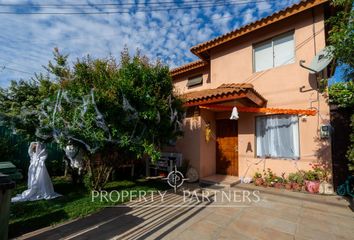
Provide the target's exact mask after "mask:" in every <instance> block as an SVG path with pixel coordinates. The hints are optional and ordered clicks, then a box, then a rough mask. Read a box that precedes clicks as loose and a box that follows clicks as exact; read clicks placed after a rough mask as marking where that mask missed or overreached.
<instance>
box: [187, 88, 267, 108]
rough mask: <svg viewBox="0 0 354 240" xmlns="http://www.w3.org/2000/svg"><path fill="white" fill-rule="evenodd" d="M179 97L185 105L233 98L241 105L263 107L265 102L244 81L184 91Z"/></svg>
mask: <svg viewBox="0 0 354 240" xmlns="http://www.w3.org/2000/svg"><path fill="white" fill-rule="evenodd" d="M181 97H182V99H184V100H185V102H184V106H185V107H192V106H202V105H207V104H219V103H225V102H230V101H231V102H234V101H233V100H237V102H238V105H241V106H250V107H263V106H264V105H265V104H266V102H267V100H266V99H265V98H264V97H263V96H262V95H260V94H259V93H258V92H257V91H256V90H254V88H253V85H252V84H246V83H232V84H222V85H221V86H219V87H217V88H214V89H205V90H200V91H194V92H189V93H185V94H183V95H181Z"/></svg>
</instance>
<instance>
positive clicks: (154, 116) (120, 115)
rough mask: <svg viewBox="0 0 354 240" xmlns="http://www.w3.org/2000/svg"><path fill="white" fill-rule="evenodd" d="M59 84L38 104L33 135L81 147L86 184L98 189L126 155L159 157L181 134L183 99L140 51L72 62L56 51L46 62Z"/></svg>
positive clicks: (164, 69) (165, 72)
mask: <svg viewBox="0 0 354 240" xmlns="http://www.w3.org/2000/svg"><path fill="white" fill-rule="evenodd" d="M47 70H48V71H49V73H50V74H51V75H52V76H53V81H55V82H56V83H57V84H58V85H59V86H60V87H59V89H58V91H57V92H56V93H55V94H51V95H49V96H48V97H47V99H45V100H44V101H42V103H41V105H40V109H39V111H38V113H39V124H38V126H39V127H38V128H37V136H38V137H40V138H41V139H46V140H47V141H48V140H54V141H56V142H57V143H59V145H60V146H61V147H62V148H65V147H66V146H67V145H68V144H72V143H73V144H74V145H76V146H78V147H80V148H81V149H82V150H84V152H85V154H84V155H85V159H86V161H85V162H86V163H87V164H86V166H87V171H88V175H87V176H88V178H89V179H90V180H91V181H90V184H91V186H90V187H92V188H94V189H100V188H102V187H103V185H104V184H105V183H106V181H107V179H108V177H109V175H110V173H111V171H112V169H113V167H114V166H115V165H117V164H119V163H121V162H123V161H124V160H127V158H128V157H130V158H131V159H141V158H143V157H147V156H149V157H151V158H152V159H153V160H156V159H157V158H158V157H159V151H160V149H161V147H162V146H163V145H164V144H166V143H168V142H169V141H170V140H172V139H175V138H176V137H177V136H179V135H180V134H181V131H180V127H181V122H180V120H181V118H182V115H183V110H182V102H181V101H180V100H179V99H178V98H176V97H175V96H174V95H173V85H172V80H171V77H170V73H169V69H168V67H166V66H164V65H162V64H161V63H160V62H157V63H151V62H150V61H149V60H148V59H147V58H146V57H144V56H141V55H140V54H139V53H138V54H137V55H135V56H133V57H130V56H129V54H128V51H127V50H125V51H124V52H123V53H122V56H121V60H120V62H119V64H117V63H116V61H115V59H113V58H109V59H92V58H91V57H89V56H88V57H85V58H83V59H78V60H77V61H76V62H75V63H74V64H73V67H70V66H69V65H68V63H67V56H63V55H61V54H60V53H59V51H57V50H56V51H55V62H54V63H52V62H50V64H49V65H48V67H47Z"/></svg>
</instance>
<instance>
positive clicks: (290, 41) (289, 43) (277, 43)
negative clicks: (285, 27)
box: [273, 33, 295, 67]
mask: <svg viewBox="0 0 354 240" xmlns="http://www.w3.org/2000/svg"><path fill="white" fill-rule="evenodd" d="M273 44H274V67H277V66H281V65H285V64H289V63H294V62H295V49H294V34H293V33H291V34H287V35H283V36H280V37H277V38H274V43H273Z"/></svg>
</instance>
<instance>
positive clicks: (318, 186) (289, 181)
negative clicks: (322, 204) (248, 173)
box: [253, 163, 333, 194]
mask: <svg viewBox="0 0 354 240" xmlns="http://www.w3.org/2000/svg"><path fill="white" fill-rule="evenodd" d="M310 165H311V167H312V169H311V170H308V171H304V170H299V171H297V172H294V173H290V174H288V176H287V177H286V176H285V173H282V174H281V176H277V175H276V174H275V173H274V172H273V171H272V170H271V169H270V168H268V169H267V170H263V174H262V173H260V172H256V173H255V174H254V176H253V182H254V184H255V185H256V186H263V187H274V188H278V189H281V188H284V189H286V190H292V191H307V192H309V193H321V194H333V188H332V185H331V184H329V183H328V182H329V178H330V171H329V169H330V168H329V166H328V165H327V164H322V163H315V164H310Z"/></svg>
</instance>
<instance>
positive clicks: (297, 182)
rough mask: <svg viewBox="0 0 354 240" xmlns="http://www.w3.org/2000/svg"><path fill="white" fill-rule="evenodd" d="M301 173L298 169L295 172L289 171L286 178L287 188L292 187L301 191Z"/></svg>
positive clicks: (302, 179)
mask: <svg viewBox="0 0 354 240" xmlns="http://www.w3.org/2000/svg"><path fill="white" fill-rule="evenodd" d="M303 175H304V174H303V173H302V172H300V171H298V172H296V173H290V174H289V177H288V180H289V183H290V184H289V185H290V186H288V187H287V188H290V189H293V190H295V191H301V190H302V186H303V185H304V177H303Z"/></svg>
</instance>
